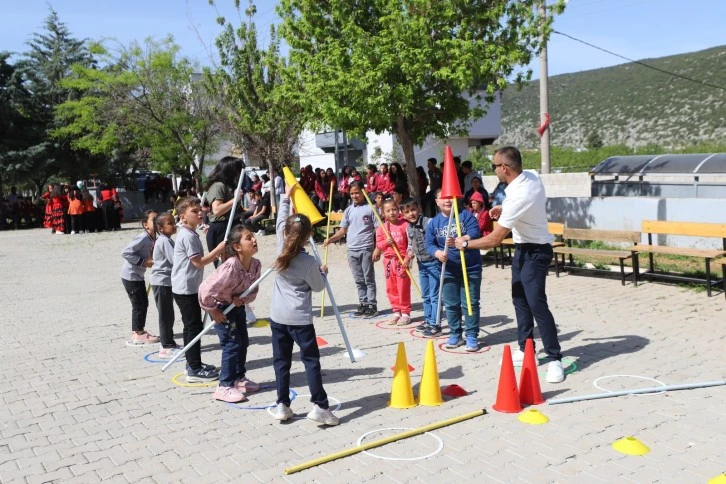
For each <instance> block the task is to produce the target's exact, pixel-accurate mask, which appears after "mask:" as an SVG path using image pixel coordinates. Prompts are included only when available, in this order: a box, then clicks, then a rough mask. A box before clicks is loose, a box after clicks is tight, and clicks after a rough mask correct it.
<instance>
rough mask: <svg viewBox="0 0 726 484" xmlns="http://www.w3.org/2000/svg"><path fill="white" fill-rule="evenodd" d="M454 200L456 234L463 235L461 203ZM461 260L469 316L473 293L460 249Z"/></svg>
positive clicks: (462, 252)
mask: <svg viewBox="0 0 726 484" xmlns="http://www.w3.org/2000/svg"><path fill="white" fill-rule="evenodd" d="M452 201H453V202H454V217H456V235H457V237H461V223H460V222H459V204H458V203H457V200H456V197H454V198H453V200H452ZM459 260H461V273H462V274H463V275H464V292H465V293H466V308H467V309H468V310H469V316H471V315H472V314H473V313H472V311H471V294H469V275H468V274H467V273H466V259H465V258H464V251H463V250H460V251H459Z"/></svg>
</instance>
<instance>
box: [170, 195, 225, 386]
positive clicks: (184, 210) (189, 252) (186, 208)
mask: <svg viewBox="0 0 726 484" xmlns="http://www.w3.org/2000/svg"><path fill="white" fill-rule="evenodd" d="M176 211H177V213H178V214H179V219H180V221H181V228H180V229H179V233H178V235H177V236H176V244H174V261H173V267H172V269H171V292H172V294H173V295H174V301H176V304H177V306H179V312H180V313H181V317H182V323H183V324H184V346H186V345H187V344H189V342H190V341H191V340H193V339H194V338H195V337H196V336H197V335H198V334H199V333H200V332H201V331H202V329H203V326H202V314H201V313H202V309H201V307H200V306H199V295H198V293H199V285H200V284H201V283H202V279H203V278H204V266H206V265H207V264H211V263H212V262H213V261H214V260H215V259H216V258H217V256H218V255H219V254H221V253H222V251H223V250H224V244H225V242H224V241H222V242H220V243H219V245H217V247H215V248H214V249H212V250H211V251H210V252H209V254H207V255H204V248H203V247H202V241H201V240H200V239H199V234H197V227H198V226H199V224H200V223H201V222H202V206H201V202H200V201H199V199H198V198H197V197H186V198H182V199H181V200H179V202H178V203H177V205H176ZM201 348H202V345H201V342H199V341H197V342H196V343H195V344H194V345H193V346H192V347H191V348H189V349H188V350H187V352H186V358H187V381H188V382H189V383H206V382H210V381H214V380H216V379H218V378H219V373H218V372H217V370H216V369H215V367H214V366H212V365H204V364H202V354H201Z"/></svg>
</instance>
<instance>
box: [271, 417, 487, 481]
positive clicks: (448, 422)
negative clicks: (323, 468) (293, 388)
mask: <svg viewBox="0 0 726 484" xmlns="http://www.w3.org/2000/svg"><path fill="white" fill-rule="evenodd" d="M486 413H487V411H486V410H485V409H481V410H477V411H476V412H471V413H467V414H464V415H461V416H459V417H454V418H450V419H448V420H442V421H440V422H436V423H432V424H430V425H425V426H423V427H419V428H417V429H413V430H409V431H406V432H401V433H400V434H396V435H392V436H390V437H386V438H385V439H380V440H375V441H373V442H370V443H368V444H364V445H358V446H356V447H353V448H352V449H347V450H343V451H341V452H336V453H335V454H330V455H327V456H325V457H320V458H318V459H314V460H311V461H309V462H306V463H304V464H300V465H296V466H293V467H288V468H287V469H285V474H288V475H289V474H294V473H296V472H300V471H304V470H305V469H309V468H311V467H315V466H319V465H320V464H325V463H326V462H331V461H334V460H336V459H342V458H343V457H348V456H351V455H353V454H357V453H358V452H363V451H364V450H368V449H373V448H375V447H380V446H382V445H386V444H390V443H391V442H396V441H397V440H403V439H407V438H409V437H413V436H415V435H420V434H423V433H426V432H430V431H431V430H436V429H440V428H441V427H447V426H449V425H453V424H455V423H459V422H463V421H464V420H469V419H472V418H474V417H479V416H480V415H486Z"/></svg>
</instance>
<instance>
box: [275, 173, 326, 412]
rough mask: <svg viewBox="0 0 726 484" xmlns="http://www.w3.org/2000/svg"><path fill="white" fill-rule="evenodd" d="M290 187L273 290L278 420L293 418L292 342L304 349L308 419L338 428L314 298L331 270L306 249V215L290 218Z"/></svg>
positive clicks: (281, 217)
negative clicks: (324, 375)
mask: <svg viewBox="0 0 726 484" xmlns="http://www.w3.org/2000/svg"><path fill="white" fill-rule="evenodd" d="M292 189H293V187H292V186H290V185H288V186H287V189H286V191H285V196H284V197H282V199H281V201H280V212H279V213H278V216H277V223H276V229H277V230H276V231H277V254H278V257H277V260H276V261H275V268H276V269H277V271H278V272H277V277H275V282H274V285H273V289H272V307H271V309H270V328H271V330H272V354H273V362H274V366H275V379H276V381H277V407H276V408H275V413H274V416H275V418H276V419H277V420H280V421H284V420H288V419H289V418H291V417H292V415H293V412H292V410H291V409H290V367H291V366H292V350H293V343H297V345H298V346H299V347H300V358H301V360H302V362H303V364H304V365H305V374H306V376H307V380H308V388H309V389H310V395H311V397H310V401H311V402H312V403H313V408H312V410H311V411H310V412H309V413H308V414H307V418H309V419H310V420H313V421H315V422H319V423H323V424H325V425H338V423H339V422H338V417H336V416H335V415H334V414H333V413H332V412H331V411H330V408H329V404H328V395H327V394H326V393H325V389H324V388H323V379H322V374H321V371H320V350H319V349H318V342H317V337H316V334H315V327H314V326H313V309H312V293H313V292H320V291H322V290H323V288H324V287H325V283H324V281H323V276H322V272H327V267H325V266H320V265H318V262H317V260H316V259H315V257H313V256H312V255H309V254H308V253H307V252H305V250H304V247H305V244H307V242H308V239H309V238H310V236H311V235H312V232H313V228H312V225H311V223H310V219H309V218H308V217H306V216H305V215H303V214H294V215H290V199H289V196H290V193H291V191H292Z"/></svg>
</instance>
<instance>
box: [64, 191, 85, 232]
mask: <svg viewBox="0 0 726 484" xmlns="http://www.w3.org/2000/svg"><path fill="white" fill-rule="evenodd" d="M68 197H69V198H70V200H69V202H68V215H69V216H70V217H71V235H73V234H82V233H83V200H82V199H81V192H80V191H79V190H78V189H75V188H74V189H73V190H71V191H70V195H69V196H68Z"/></svg>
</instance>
